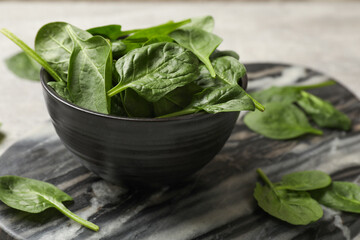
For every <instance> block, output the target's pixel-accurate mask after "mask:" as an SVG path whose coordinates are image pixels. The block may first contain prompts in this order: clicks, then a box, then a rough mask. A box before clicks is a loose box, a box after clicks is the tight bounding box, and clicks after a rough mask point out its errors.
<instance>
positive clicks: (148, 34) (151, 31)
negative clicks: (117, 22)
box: [126, 19, 191, 40]
mask: <svg viewBox="0 0 360 240" xmlns="http://www.w3.org/2000/svg"><path fill="white" fill-rule="evenodd" d="M190 22H191V20H190V19H187V20H184V21H180V22H173V21H169V22H167V23H164V24H161V25H158V26H154V27H149V28H144V29H141V30H139V31H137V32H135V33H134V34H133V35H131V36H130V37H128V38H126V39H127V40H131V39H137V38H147V39H148V40H149V39H151V38H156V37H164V36H167V35H168V34H169V33H171V32H172V31H174V30H176V29H178V28H179V27H181V26H183V25H184V24H187V23H190Z"/></svg>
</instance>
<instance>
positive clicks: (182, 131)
mask: <svg viewBox="0 0 360 240" xmlns="http://www.w3.org/2000/svg"><path fill="white" fill-rule="evenodd" d="M40 77H41V84H42V87H43V93H44V97H45V102H46V106H47V109H48V112H49V115H50V117H51V119H52V123H53V125H54V127H55V130H56V132H57V134H58V136H59V137H60V139H61V141H62V142H63V144H64V145H65V147H66V148H67V149H69V150H70V151H71V152H72V153H73V154H74V155H75V157H76V158H78V159H79V160H80V161H81V163H82V164H83V165H84V166H85V167H86V168H88V169H89V170H90V171H92V172H94V173H95V174H97V175H98V176H100V177H101V178H103V179H105V180H106V181H109V182H112V183H115V184H126V185H137V186H139V185H140V186H162V185H169V184H174V183H176V182H179V181H182V180H184V179H186V178H187V177H188V176H190V175H192V174H193V173H195V172H196V171H198V170H199V169H200V168H202V167H203V166H204V165H205V164H207V163H208V162H209V161H210V160H211V159H213V158H214V156H215V155H216V154H217V153H218V152H219V151H220V150H221V148H222V147H223V146H224V144H225V142H226V140H227V139H228V138H229V136H230V134H231V131H232V129H233V127H234V125H235V122H236V120H237V118H238V116H239V112H228V113H218V114H191V115H185V116H179V117H172V118H162V119H156V118H126V117H118V116H112V115H105V114H101V113H97V112H93V111H90V110H86V109H83V108H81V107H78V106H76V105H74V104H72V103H70V102H68V101H66V100H64V99H63V98H61V97H60V96H59V95H58V94H57V93H56V92H55V91H54V90H53V89H52V88H51V87H50V86H48V84H47V83H48V82H49V81H53V79H52V78H51V76H50V75H49V74H48V73H47V72H46V71H45V70H44V69H42V70H41V74H40Z"/></svg>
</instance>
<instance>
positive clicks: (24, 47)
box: [0, 28, 63, 82]
mask: <svg viewBox="0 0 360 240" xmlns="http://www.w3.org/2000/svg"><path fill="white" fill-rule="evenodd" d="M0 32H1V33H2V34H4V35H5V36H6V37H7V38H9V39H10V40H11V41H13V42H14V43H15V44H16V45H18V46H19V47H20V48H21V49H22V50H23V51H24V52H25V53H26V54H27V55H28V56H29V57H30V58H32V59H34V60H35V61H37V62H38V63H39V64H40V65H41V66H42V67H43V68H44V69H45V70H46V71H47V72H48V73H49V74H50V75H51V76H52V77H53V78H54V80H55V81H58V82H61V81H63V80H62V79H61V77H60V76H59V75H58V74H57V72H56V71H55V70H54V69H53V68H52V67H51V66H50V65H49V64H48V63H47V62H46V61H45V60H44V59H43V58H42V57H41V56H39V54H37V53H36V52H35V51H34V50H32V49H31V48H30V47H29V46H28V45H26V44H25V43H24V42H23V41H21V40H20V39H19V38H18V37H17V36H15V34H13V33H12V32H10V31H9V30H7V29H5V28H2V29H0Z"/></svg>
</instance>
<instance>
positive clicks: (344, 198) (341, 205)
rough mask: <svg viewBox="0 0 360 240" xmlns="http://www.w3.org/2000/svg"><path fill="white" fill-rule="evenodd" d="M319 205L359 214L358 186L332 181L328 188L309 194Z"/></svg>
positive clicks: (359, 193) (359, 195)
mask: <svg viewBox="0 0 360 240" xmlns="http://www.w3.org/2000/svg"><path fill="white" fill-rule="evenodd" d="M311 196H312V197H313V198H315V199H316V200H317V201H318V202H319V203H321V204H323V205H325V206H327V207H329V208H333V209H337V210H341V211H345V212H354V213H360V186H359V185H357V184H355V183H351V182H338V181H334V182H333V183H332V184H331V185H330V186H329V187H327V188H325V189H319V190H316V191H312V192H311Z"/></svg>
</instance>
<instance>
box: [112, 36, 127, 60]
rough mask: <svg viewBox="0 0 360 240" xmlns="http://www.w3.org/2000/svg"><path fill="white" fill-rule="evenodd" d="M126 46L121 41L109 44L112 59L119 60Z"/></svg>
mask: <svg viewBox="0 0 360 240" xmlns="http://www.w3.org/2000/svg"><path fill="white" fill-rule="evenodd" d="M125 50H126V44H125V43H124V42H123V41H122V40H116V41H114V42H111V51H112V55H113V58H114V59H119V58H120V57H122V56H123V55H124V54H125Z"/></svg>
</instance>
